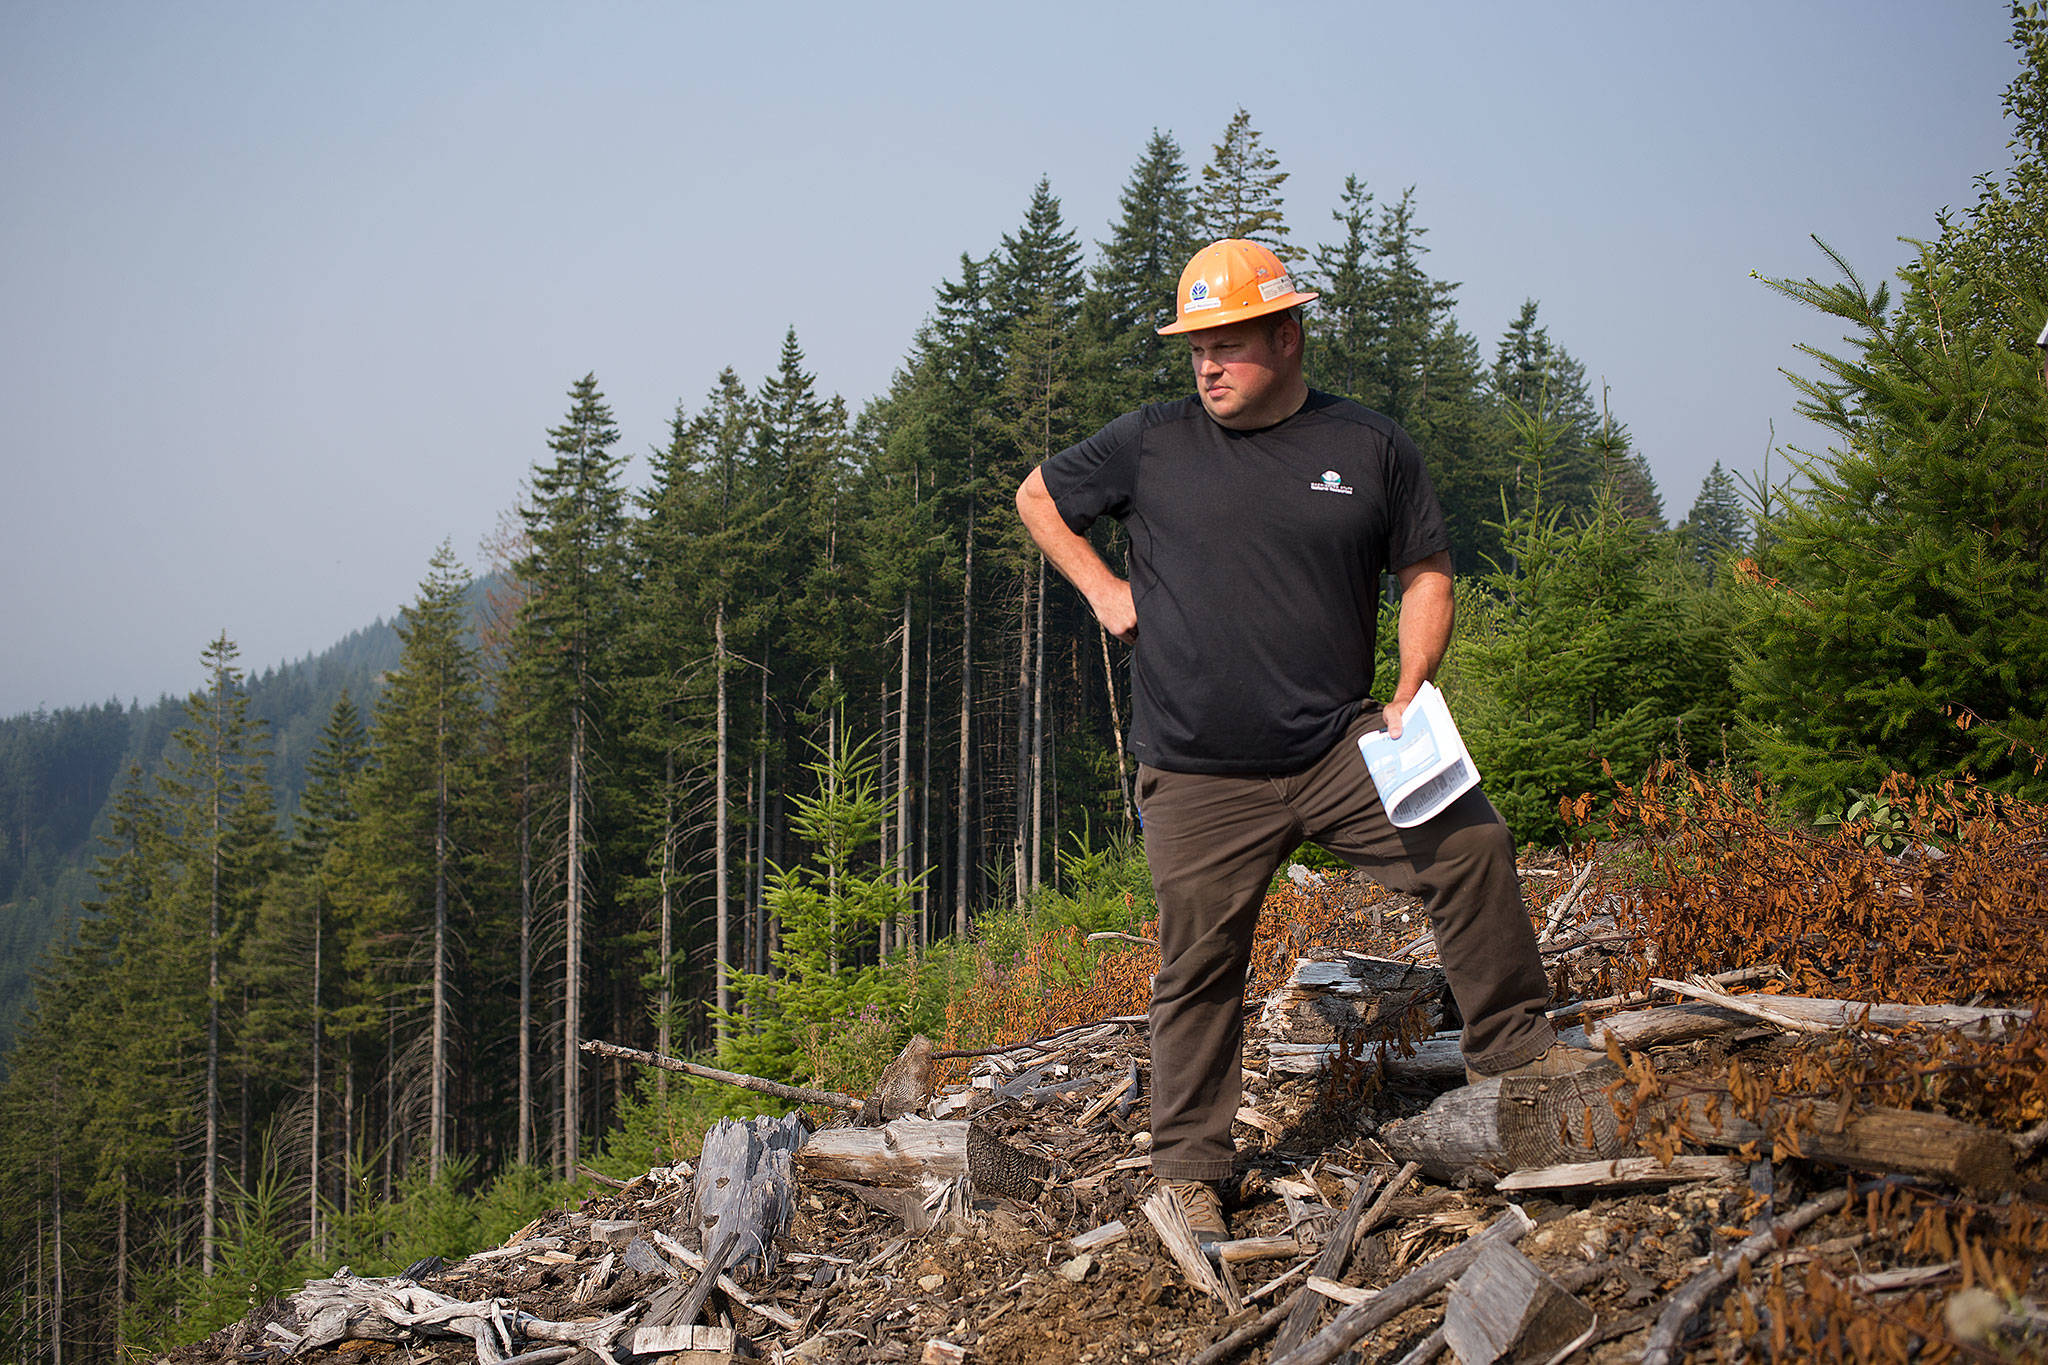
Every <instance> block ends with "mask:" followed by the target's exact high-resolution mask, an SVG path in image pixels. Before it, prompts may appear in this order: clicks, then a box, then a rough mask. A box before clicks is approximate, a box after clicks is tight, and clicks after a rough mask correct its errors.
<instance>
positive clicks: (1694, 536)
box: [1684, 460, 1748, 569]
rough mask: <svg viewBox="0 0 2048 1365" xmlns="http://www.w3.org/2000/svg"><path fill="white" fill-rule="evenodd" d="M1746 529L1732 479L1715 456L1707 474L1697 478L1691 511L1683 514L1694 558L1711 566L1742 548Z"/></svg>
mask: <svg viewBox="0 0 2048 1365" xmlns="http://www.w3.org/2000/svg"><path fill="white" fill-rule="evenodd" d="M1747 529H1748V524H1747V519H1746V518H1745V517H1744V516H1743V510H1742V496H1741V494H1740V493H1739V492H1738V491H1737V490H1736V487H1735V480H1734V479H1733V478H1732V477H1730V475H1729V474H1728V471H1727V470H1725V469H1723V468H1721V462H1720V461H1719V460H1716V461H1714V467H1713V468H1712V469H1710V470H1708V471H1707V477H1706V478H1704V479H1702V480H1700V492H1699V496H1698V497H1696V498H1694V499H1693V503H1692V511H1691V512H1689V513H1687V514H1686V518H1685V526H1684V530H1685V534H1686V540H1687V542H1688V543H1689V544H1690V545H1691V547H1692V557H1693V561H1694V562H1695V563H1697V564H1699V565H1700V566H1701V567H1702V568H1706V569H1711V568H1713V567H1714V566H1715V565H1716V564H1718V563H1720V562H1721V561H1722V560H1723V559H1725V558H1727V557H1728V556H1729V555H1731V554H1733V553H1734V552H1735V551H1737V550H1739V549H1741V548H1742V543H1743V532H1744V531H1746V530H1747Z"/></svg>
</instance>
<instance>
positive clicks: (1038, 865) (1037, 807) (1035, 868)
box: [1031, 555, 1045, 891]
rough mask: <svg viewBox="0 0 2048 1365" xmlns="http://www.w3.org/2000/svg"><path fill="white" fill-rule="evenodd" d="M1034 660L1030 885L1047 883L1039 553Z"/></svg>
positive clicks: (1042, 588)
mask: <svg viewBox="0 0 2048 1365" xmlns="http://www.w3.org/2000/svg"><path fill="white" fill-rule="evenodd" d="M1031 633H1032V635H1033V637H1034V643H1033V645H1032V660H1031V889H1032V890H1033V891H1036V890H1037V889H1038V888H1039V887H1040V886H1041V885H1043V884H1044V881H1045V877H1044V875H1043V874H1044V871H1045V867H1044V862H1043V859H1044V857H1045V556H1044V555H1040V556H1039V557H1038V614H1037V616H1036V618H1035V619H1034V621H1033V623H1032V632H1031Z"/></svg>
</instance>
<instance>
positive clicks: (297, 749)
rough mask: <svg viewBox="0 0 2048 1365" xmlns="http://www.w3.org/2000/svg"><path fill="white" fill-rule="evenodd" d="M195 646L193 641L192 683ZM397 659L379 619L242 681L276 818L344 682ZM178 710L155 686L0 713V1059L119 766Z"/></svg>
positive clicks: (101, 826)
mask: <svg viewBox="0 0 2048 1365" xmlns="http://www.w3.org/2000/svg"><path fill="white" fill-rule="evenodd" d="M203 643H204V642H203V641H197V640H195V641H194V642H193V646H192V654H193V661H194V662H193V671H192V682H193V683H194V685H195V686H196V685H197V684H199V683H200V682H201V681H203V679H202V678H201V676H200V672H199V667H198V657H199V647H200V646H201V645H202V644H203ZM397 663H398V635H397V633H396V632H395V631H393V630H392V628H391V627H390V626H389V625H388V624H386V623H385V622H383V621H381V620H380V621H378V622H377V623H376V624H375V625H371V626H366V627H364V628H363V629H361V630H357V631H353V632H351V633H350V634H349V635H347V636H346V637H344V638H343V639H342V640H341V641H340V642H339V643H337V644H335V645H334V646H332V647H331V648H329V649H327V650H324V651H322V652H321V653H319V654H309V655H307V656H306V657H305V658H303V659H300V660H298V661H297V662H295V663H288V664H280V665H278V666H277V667H275V668H272V669H269V670H267V671H266V672H264V673H261V674H258V675H256V676H254V677H253V678H252V679H251V680H250V684H249V709H250V713H251V714H252V715H253V716H254V717H256V718H258V719H260V720H262V721H263V722H264V724H265V725H266V726H267V727H268V729H269V732H270V747H271V753H270V757H269V759H268V762H267V765H266V776H267V777H268V780H269V782H270V786H271V789H272V790H273V791H274V792H275V793H276V795H277V805H278V809H279V810H280V811H282V812H284V813H285V815H286V818H287V819H289V817H290V814H291V812H293V811H295V810H297V809H298V804H299V791H300V789H301V788H303V787H304V786H305V782H306V758H307V755H309V754H310V753H311V752H312V750H313V746H314V743H315V741H316V740H317V739H318V738H319V735H320V727H321V726H323V725H325V724H326V723H327V716H328V713H329V712H330V711H332V710H333V709H334V703H335V701H336V700H337V699H339V698H340V696H341V694H342V692H343V691H344V690H346V691H348V692H349V693H351V694H352V695H354V696H355V697H356V698H358V699H359V700H361V701H363V702H364V703H365V704H366V705H367V704H368V702H369V701H370V699H371V697H372V695H373V693H374V691H375V689H376V687H377V685H378V682H379V680H380V679H381V678H382V676H383V675H384V673H386V672H387V671H389V670H390V669H391V668H393V667H395V666H396V665H397ZM184 709H185V703H184V699H183V698H182V697H178V696H170V695H166V696H163V697H160V698H158V699H157V700H156V701H155V702H154V703H152V704H150V705H148V706H143V705H141V704H140V703H139V702H130V703H129V704H128V705H126V706H123V705H122V704H121V703H120V702H119V701H112V700H109V701H106V702H103V703H100V704H99V705H97V706H77V707H65V708H64V709H62V710H59V711H35V712H32V713H29V714H27V715H19V716H12V717H8V718H5V719H0V813H4V818H5V821H6V826H5V828H6V837H5V839H4V840H0V1057H4V1054H5V1051H6V1049H8V1048H10V1047H11V1046H12V1045H13V1042H14V1024H15V1020H16V1019H17V1018H18V1017H19V1015H20V1013H21V1008H22V1005H23V1004H24V1003H25V1002H26V1001H27V999H28V992H29V985H30V981H31V977H32V974H33V972H34V970H35V964H36V962H37V960H38V959H39V958H40V957H41V956H42V952H43V948H44V945H45V944H47V943H48V942H49V941H50V938H51V935H52V934H53V933H54V932H55V931H56V929H57V928H58V926H60V925H65V924H68V923H69V922H70V920H71V918H72V916H73V915H74V914H76V912H77V910H78V907H79V906H80V904H82V903H83V902H85V901H87V900H89V899H91V898H92V896H93V880H92V875H91V868H92V864H93V859H94V858H95V857H96V856H98V854H99V851H100V850H99V846H98V845H99V837H98V836H100V835H102V834H104V833H105V832H106V829H107V805H108V802H109V800H110V798H111V797H112V795H113V793H114V791H115V789H116V788H117V787H119V785H120V783H121V777H122V774H124V773H126V772H127V771H128V770H129V769H130V768H131V767H135V768H140V769H141V770H142V771H143V772H145V773H153V772H155V771H156V769H157V767H158V765H159V764H160V763H161V762H162V759H163V752H164V745H165V743H166V742H167V741H168V740H169V739H170V736H171V732H172V731H173V730H175V729H176V728H177V727H178V724H179V722H180V721H182V720H183V719H184Z"/></svg>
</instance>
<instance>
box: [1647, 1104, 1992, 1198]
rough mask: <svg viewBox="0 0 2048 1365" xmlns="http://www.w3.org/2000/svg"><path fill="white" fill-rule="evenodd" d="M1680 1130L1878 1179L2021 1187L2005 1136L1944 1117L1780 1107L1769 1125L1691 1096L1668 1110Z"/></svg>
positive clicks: (1706, 1140)
mask: <svg viewBox="0 0 2048 1365" xmlns="http://www.w3.org/2000/svg"><path fill="white" fill-rule="evenodd" d="M1668 1111H1669V1112H1672V1113H1674V1114H1675V1116H1676V1117H1677V1118H1678V1119H1679V1121H1680V1124H1681V1130H1682V1131H1683V1132H1685V1133H1687V1134H1688V1135H1690V1136H1691V1137H1692V1138H1693V1139H1694V1140H1695V1141H1697V1142H1700V1143H1702V1144H1704V1145H1706V1146H1710V1147H1741V1146H1744V1145H1745V1144H1747V1143H1752V1142H1756V1143H1763V1142H1766V1141H1772V1140H1775V1141H1776V1142H1777V1145H1778V1148H1779V1151H1780V1153H1781V1154H1782V1155H1786V1156H1790V1155H1792V1154H1793V1148H1795V1147H1796V1149H1797V1154H1798V1155H1799V1156H1802V1157H1805V1158H1806V1159H1808V1160H1811V1161H1820V1162H1825V1163H1826V1164H1828V1165H1831V1166H1846V1167H1848V1168H1849V1169H1851V1170H1857V1171H1869V1172H1872V1173H1875V1174H1880V1175H1918V1176H1932V1177H1934V1178H1936V1179H1938V1180H1943V1181H1946V1182H1948V1183H1949V1184H1952V1185H1961V1186H1964V1187H1966V1188H1969V1189H1976V1190H1985V1191H1989V1192H1992V1193H2003V1192H2004V1191H2007V1190H2011V1189H2015V1188H2017V1187H2018V1183H2019V1176H2018V1173H2017V1171H2016V1170H2015V1167H2014V1162H2013V1147H2012V1142H2011V1140H2010V1139H2009V1138H2007V1137H2006V1135H2005V1134H2003V1133H1998V1132H1993V1131H1992V1130H1990V1129H1988V1128H1979V1127H1977V1126H1976V1125H1975V1124H1970V1123H1965V1122H1963V1121H1962V1120H1961V1119H1952V1118H1949V1117H1948V1116H1947V1115H1945V1114H1923V1113H1920V1112H1919V1111H1917V1110H1911V1109H1868V1110H1862V1111H1854V1112H1852V1113H1851V1114H1850V1115H1849V1116H1848V1117H1847V1118H1846V1119H1844V1117H1843V1115H1842V1111H1841V1107H1840V1106H1839V1105H1836V1104H1833V1103H1830V1102H1827V1101H1816V1102H1814V1103H1812V1104H1803V1103H1798V1102H1785V1101H1781V1102H1778V1103H1775V1104H1773V1105H1772V1106H1771V1107H1770V1110H1769V1113H1768V1119H1769V1121H1768V1123H1767V1124H1758V1123H1754V1122H1752V1121H1750V1120H1749V1119H1746V1118H1743V1117H1742V1116H1741V1115H1739V1114H1737V1113H1736V1112H1735V1107H1734V1105H1733V1104H1732V1103H1730V1102H1729V1101H1728V1100H1727V1099H1726V1097H1724V1096H1713V1095H1692V1096H1687V1097H1684V1098H1682V1099H1679V1100H1677V1101H1675V1102H1674V1104H1673V1105H1671V1106H1669V1107H1668Z"/></svg>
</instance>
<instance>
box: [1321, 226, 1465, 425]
mask: <svg viewBox="0 0 2048 1365" xmlns="http://www.w3.org/2000/svg"><path fill="white" fill-rule="evenodd" d="M1427 232H1428V229H1427V228H1424V227H1421V226H1419V225H1417V223H1416V222H1415V191H1414V189H1413V188H1410V189H1407V190H1403V191H1402V192H1401V197H1400V199H1399V200H1398V201H1396V202H1395V203H1392V204H1387V205H1385V206H1383V207H1382V208H1381V209H1380V221H1379V228H1378V230H1377V232H1376V234H1375V236H1374V239H1373V261H1374V269H1373V271H1372V274H1371V276H1370V284H1371V304H1370V307H1371V311H1372V313H1373V314H1374V316H1375V317H1376V319H1377V322H1378V326H1377V328H1376V329H1374V330H1375V331H1376V333H1377V335H1375V336H1374V337H1373V342H1374V344H1373V345H1371V346H1370V347H1369V348H1368V349H1367V350H1366V352H1365V354H1364V356H1363V357H1362V359H1363V362H1364V364H1363V375H1362V378H1363V384H1364V388H1365V393H1366V395H1367V398H1366V403H1367V406H1369V407H1372V408H1375V409H1377V410H1379V411H1381V412H1384V413H1386V414H1387V416H1389V417H1391V418H1393V419H1394V420H1395V421H1397V422H1399V423H1401V424H1402V425H1403V426H1410V425H1411V424H1413V423H1414V422H1415V421H1416V419H1417V418H1418V417H1419V416H1420V415H1421V413H1422V409H1423V407H1424V405H1425V404H1426V402H1427V399H1428V395H1429V390H1430V362H1431V360H1432V359H1433V358H1434V352H1435V348H1434V344H1433V343H1434V340H1435V338H1436V336H1437V333H1438V331H1439V329H1440V328H1441V327H1442V326H1443V324H1444V323H1445V322H1446V321H1448V320H1449V319H1450V314H1451V307H1452V305H1453V304H1454V303H1455V302H1456V301H1457V291H1458V287H1457V286H1456V285H1454V284H1448V283H1446V282H1444V281H1442V280H1433V279H1431V278H1430V277H1429V275H1428V274H1427V273H1425V272H1424V271H1423V269H1422V256H1423V254H1424V252H1426V251H1427V250H1428V248H1427V247H1425V246H1424V245H1423V244H1422V238H1423V237H1424V235H1425V234H1427ZM1319 306H1320V305H1319Z"/></svg>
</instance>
